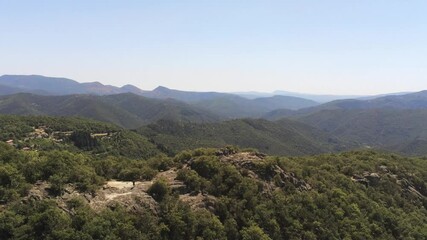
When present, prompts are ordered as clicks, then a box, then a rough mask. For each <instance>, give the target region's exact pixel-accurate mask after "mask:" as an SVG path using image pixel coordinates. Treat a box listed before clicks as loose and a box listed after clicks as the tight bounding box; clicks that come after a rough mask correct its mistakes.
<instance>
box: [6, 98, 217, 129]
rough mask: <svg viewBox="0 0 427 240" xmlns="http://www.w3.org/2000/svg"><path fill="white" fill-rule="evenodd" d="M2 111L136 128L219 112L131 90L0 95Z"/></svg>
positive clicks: (203, 117) (200, 118) (207, 117)
mask: <svg viewBox="0 0 427 240" xmlns="http://www.w3.org/2000/svg"><path fill="white" fill-rule="evenodd" d="M0 113H2V114H18V115H49V116H80V117H86V118H92V119H95V120H99V121H104V122H110V123H114V124H116V125H119V126H122V127H126V128H137V127H140V126H142V125H144V124H148V123H151V122H154V121H157V120H159V119H172V120H182V121H192V122H205V121H206V122H210V121H216V120H218V119H219V117H217V116H216V115H214V114H212V113H210V112H208V111H205V110H202V109H199V108H197V107H193V106H190V105H188V104H186V103H183V102H179V101H175V100H171V99H167V100H160V99H151V98H145V97H142V96H138V95H135V94H131V93H125V94H116V95H106V96H94V95H65V96H40V95H33V94H15V95H10V96H2V97H0Z"/></svg>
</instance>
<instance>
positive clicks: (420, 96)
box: [262, 91, 427, 120]
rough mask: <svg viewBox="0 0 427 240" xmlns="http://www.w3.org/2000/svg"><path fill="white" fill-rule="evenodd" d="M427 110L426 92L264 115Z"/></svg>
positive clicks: (266, 116)
mask: <svg viewBox="0 0 427 240" xmlns="http://www.w3.org/2000/svg"><path fill="white" fill-rule="evenodd" d="M384 108H392V109H427V91H421V92H416V93H409V94H403V95H387V96H383V97H378V98H374V99H367V100H358V99H345V100H336V101H332V102H328V103H324V104H321V105H317V106H314V107H308V108H304V109H299V110H297V111H289V110H288V109H276V110H273V111H270V112H268V113H266V114H264V115H263V116H262V117H263V118H265V119H270V120H275V119H281V118H286V117H291V116H304V115H309V114H313V113H316V112H320V111H323V110H351V109H384Z"/></svg>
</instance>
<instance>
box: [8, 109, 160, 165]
mask: <svg viewBox="0 0 427 240" xmlns="http://www.w3.org/2000/svg"><path fill="white" fill-rule="evenodd" d="M6 141H9V144H10V145H13V146H15V147H16V148H17V149H23V150H25V151H43V150H54V149H56V150H67V151H72V152H81V151H84V152H87V153H92V154H96V155H97V156H110V155H111V156H126V157H129V158H141V157H143V158H146V157H151V156H154V155H156V154H159V153H160V151H159V150H158V149H157V147H156V146H155V145H153V144H152V143H150V142H149V141H148V139H147V138H145V137H143V136H141V135H139V134H136V133H134V132H132V131H129V130H125V129H122V128H120V127H117V126H115V125H112V124H108V123H103V122H98V121H94V120H90V119H83V118H77V117H46V116H10V115H0V142H6Z"/></svg>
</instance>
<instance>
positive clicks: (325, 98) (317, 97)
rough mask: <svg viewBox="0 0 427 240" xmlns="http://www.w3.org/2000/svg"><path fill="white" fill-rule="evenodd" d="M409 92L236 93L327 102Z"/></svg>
mask: <svg viewBox="0 0 427 240" xmlns="http://www.w3.org/2000/svg"><path fill="white" fill-rule="evenodd" d="M409 93H410V92H399V93H387V94H379V95H332V94H308V93H296V92H289V91H274V92H272V93H264V92H236V93H234V94H236V95H239V96H241V97H245V98H249V99H255V98H260V97H272V96H275V95H279V96H291V97H299V98H305V99H308V100H312V101H315V102H319V103H326V102H331V101H335V100H346V99H358V100H371V99H375V98H379V97H385V96H396V95H404V94H409Z"/></svg>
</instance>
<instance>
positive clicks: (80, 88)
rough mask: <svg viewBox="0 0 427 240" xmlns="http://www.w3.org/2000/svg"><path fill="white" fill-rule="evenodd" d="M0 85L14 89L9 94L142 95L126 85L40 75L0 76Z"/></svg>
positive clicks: (133, 87)
mask: <svg viewBox="0 0 427 240" xmlns="http://www.w3.org/2000/svg"><path fill="white" fill-rule="evenodd" d="M0 85H3V86H6V87H9V88H13V89H15V90H14V91H13V92H11V93H3V92H2V91H0V95H6V94H12V93H18V92H20V93H36V94H43V95H69V94H95V95H106V94H118V93H126V92H132V93H136V94H140V93H142V90H140V89H139V88H137V87H135V86H132V85H126V86H123V87H122V88H119V87H114V86H110V85H104V84H102V83H99V82H90V83H79V82H77V81H75V80H72V79H68V78H57V77H45V76H40V75H3V76H0Z"/></svg>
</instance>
